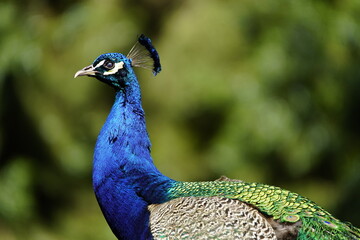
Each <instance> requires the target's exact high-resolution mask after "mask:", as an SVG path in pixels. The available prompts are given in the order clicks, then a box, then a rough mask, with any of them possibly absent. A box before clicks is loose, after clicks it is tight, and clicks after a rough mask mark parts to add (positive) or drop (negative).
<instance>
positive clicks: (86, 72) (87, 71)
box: [74, 65, 97, 78]
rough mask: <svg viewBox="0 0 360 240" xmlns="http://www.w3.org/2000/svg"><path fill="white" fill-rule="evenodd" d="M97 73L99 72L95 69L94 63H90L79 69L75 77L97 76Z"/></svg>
mask: <svg viewBox="0 0 360 240" xmlns="http://www.w3.org/2000/svg"><path fill="white" fill-rule="evenodd" d="M95 73H97V71H95V67H94V66H93V65H89V66H87V67H84V68H83V69H81V70H79V71H77V72H76V73H75V76H74V78H77V77H79V76H95Z"/></svg>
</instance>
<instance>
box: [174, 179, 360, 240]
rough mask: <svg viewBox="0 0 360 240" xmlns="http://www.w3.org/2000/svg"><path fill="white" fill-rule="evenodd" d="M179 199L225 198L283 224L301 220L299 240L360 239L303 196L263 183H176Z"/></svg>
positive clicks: (355, 231) (357, 233)
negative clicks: (234, 200)
mask: <svg viewBox="0 0 360 240" xmlns="http://www.w3.org/2000/svg"><path fill="white" fill-rule="evenodd" d="M168 196H169V198H170V199H175V198H178V197H190V196H196V197H206V196H222V197H225V198H230V199H237V200H240V201H243V202H245V203H248V204H250V205H252V206H254V207H256V208H257V209H259V210H260V212H262V213H264V214H266V215H268V216H271V217H272V218H273V219H274V220H278V221H280V222H287V223H294V222H298V221H301V227H300V229H299V233H298V239H301V240H305V239H329V240H330V239H339V240H340V239H344V240H345V239H346V240H348V239H360V230H359V229H358V228H356V227H354V226H352V225H351V224H349V223H343V222H341V221H340V220H338V219H336V218H334V217H333V216H332V215H331V214H330V213H328V212H327V211H325V210H324V209H322V208H321V207H319V206H318V205H316V204H315V203H314V202H313V201H311V200H309V199H307V198H305V197H302V196H300V195H299V194H296V193H293V192H290V191H288V190H284V189H281V188H279V187H274V186H269V185H265V184H260V183H246V182H240V181H236V182H235V181H212V182H176V183H175V184H174V186H173V187H172V188H171V189H169V190H168Z"/></svg>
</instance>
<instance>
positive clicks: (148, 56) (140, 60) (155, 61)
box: [126, 34, 161, 75]
mask: <svg viewBox="0 0 360 240" xmlns="http://www.w3.org/2000/svg"><path fill="white" fill-rule="evenodd" d="M126 57H127V58H129V59H131V65H132V66H133V67H141V68H146V69H150V70H152V72H153V74H154V75H156V74H158V73H159V72H160V71H161V64H160V57H159V54H158V52H157V51H156V49H155V47H154V46H153V45H152V43H151V40H150V38H148V37H146V36H145V35H144V34H141V35H140V37H139V38H138V41H137V42H136V43H135V45H134V46H133V47H132V48H131V50H130V52H129V53H128V55H127V56H126Z"/></svg>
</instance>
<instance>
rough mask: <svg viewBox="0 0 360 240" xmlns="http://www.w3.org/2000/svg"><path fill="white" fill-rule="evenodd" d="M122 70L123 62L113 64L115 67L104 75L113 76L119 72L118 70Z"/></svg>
mask: <svg viewBox="0 0 360 240" xmlns="http://www.w3.org/2000/svg"><path fill="white" fill-rule="evenodd" d="M122 68H124V62H118V63H115V67H114V68H113V69H111V70H109V71H107V72H104V75H110V74H115V73H117V71H119V69H122Z"/></svg>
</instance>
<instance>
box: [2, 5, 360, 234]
mask: <svg viewBox="0 0 360 240" xmlns="http://www.w3.org/2000/svg"><path fill="white" fill-rule="evenodd" d="M140 33H145V34H146V35H148V36H150V37H151V38H152V40H153V43H154V45H155V46H156V48H157V49H158V51H159V53H160V57H161V61H162V65H163V71H162V72H161V73H160V74H159V75H158V76H157V77H156V78H154V77H153V76H152V74H151V72H150V71H147V70H142V69H139V70H137V73H138V76H139V79H140V82H141V86H142V91H143V104H144V108H145V111H146V113H147V125H148V131H149V134H150V137H151V140H152V143H153V157H154V160H155V164H156V165H157V166H158V167H159V169H160V170H161V171H162V172H163V173H164V174H166V175H168V176H170V177H172V178H174V179H177V180H187V181H199V180H212V179H216V178H218V177H219V176H221V175H226V176H228V177H230V178H237V179H242V180H245V181H256V182H263V183H267V184H272V185H277V186H280V187H283V188H286V189H289V190H292V191H295V192H298V193H300V194H302V195H304V196H306V197H308V198H310V199H312V200H314V201H315V202H316V203H318V204H319V205H321V206H323V207H324V208H326V209H327V210H329V211H330V212H332V213H333V214H334V215H335V216H337V217H338V218H341V219H342V220H346V221H351V222H352V223H353V224H355V225H357V226H360V203H359V202H360V191H359V190H360V113H359V111H360V108H359V107H360V1H358V0H328V1H320V0H318V1H296V0H268V1H260V0H255V1H254V0H199V1H191V0H187V1H180V0H174V1H166V0H141V1H136V2H135V1H130V0H127V1H126V0H123V1H116V0H102V1H100V0H91V1H70V0H63V1H59V0H58V1H53V0H51V1H50V0H25V1H6V0H5V1H4V0H3V1H1V2H0V123H1V125H0V239H2V240H15V239H16V240H17V239H21V240H23V239H25V240H26V239H29V240H43V239H44V240H63V239H65V240H67V239H69V240H70V239H71V240H72V239H77V240H82V239H86V240H97V239H109V240H114V239H115V237H114V236H113V235H112V233H111V231H110V229H109V228H108V226H107V225H106V222H105V220H104V218H103V216H102V214H101V212H100V209H99V208H98V206H97V203H96V200H95V197H94V195H93V192H92V186H91V165H92V152H93V147H94V143H95V140H96V137H97V134H98V132H99V130H100V128H101V126H102V124H103V122H104V121H105V118H106V116H107V114H108V112H109V109H110V107H111V104H112V101H113V97H114V92H113V90H112V89H110V88H109V87H108V86H105V85H104V84H102V83H100V82H98V81H95V80H94V79H90V78H80V79H73V76H74V73H75V72H76V71H77V70H79V69H80V68H82V67H84V66H87V65H89V64H90V63H91V62H92V61H93V60H94V59H95V58H96V57H97V56H98V55H100V54H102V53H105V52H122V53H127V52H128V50H129V49H130V48H131V46H132V45H133V44H134V43H135V41H136V39H137V36H138V35H139V34H140Z"/></svg>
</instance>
